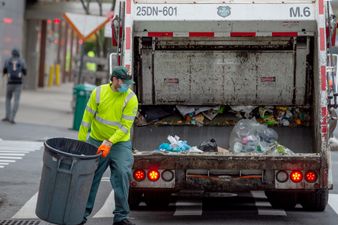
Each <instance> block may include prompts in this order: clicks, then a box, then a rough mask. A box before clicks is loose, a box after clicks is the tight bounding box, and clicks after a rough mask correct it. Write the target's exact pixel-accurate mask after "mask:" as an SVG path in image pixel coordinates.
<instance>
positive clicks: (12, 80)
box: [2, 57, 27, 84]
mask: <svg viewBox="0 0 338 225" xmlns="http://www.w3.org/2000/svg"><path fill="white" fill-rule="evenodd" d="M2 73H3V74H4V75H5V74H7V75H8V82H7V83H8V84H22V75H26V74H27V69H26V65H25V62H24V60H23V59H21V58H19V57H11V58H9V59H7V60H6V61H5V65H4V68H3V71H2Z"/></svg>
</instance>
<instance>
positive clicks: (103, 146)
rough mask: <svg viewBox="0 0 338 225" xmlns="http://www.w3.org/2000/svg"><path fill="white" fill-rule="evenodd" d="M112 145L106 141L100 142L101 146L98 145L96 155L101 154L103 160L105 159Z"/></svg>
mask: <svg viewBox="0 0 338 225" xmlns="http://www.w3.org/2000/svg"><path fill="white" fill-rule="evenodd" d="M112 145H113V144H112V143H111V142H110V141H107V140H104V141H103V142H102V144H101V145H100V147H99V148H98V149H97V152H96V154H100V153H101V152H102V157H103V158H106V157H107V155H108V154H109V152H110V149H111V146H112Z"/></svg>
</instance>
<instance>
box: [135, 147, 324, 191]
mask: <svg viewBox="0 0 338 225" xmlns="http://www.w3.org/2000/svg"><path fill="white" fill-rule="evenodd" d="M134 157H135V163H134V168H135V169H145V170H147V169H149V168H157V169H166V170H173V171H175V185H174V186H173V191H174V192H176V191H179V190H184V189H195V190H205V191H218V192H240V191H250V190H276V189H277V190H278V189H280V190H295V189H296V190H313V189H320V188H327V182H326V179H324V176H325V172H324V171H323V169H321V168H322V166H321V163H322V162H321V156H320V155H319V154H296V155H292V156H266V155H258V154H257V155H232V154H229V155H220V154H218V153H208V154H203V155H202V154H191V155H188V154H187V155H184V154H165V155H158V154H157V155H156V154H155V155H154V154H144V153H143V154H140V155H135V156H134ZM279 171H284V172H285V174H286V176H288V177H290V174H291V172H292V171H300V172H301V173H302V174H303V179H302V180H301V181H300V182H293V181H292V180H291V179H290V178H288V180H287V181H283V182H279V181H278V180H277V179H276V174H277V173H278V172H279ZM308 171H315V172H316V173H317V175H318V179H317V180H316V181H315V182H307V181H306V180H305V175H306V173H307V172H308ZM322 174H324V175H322ZM141 186H142V185H141ZM137 187H138V185H135V186H134V187H133V188H136V189H137ZM142 188H146V187H145V186H142ZM149 188H156V184H153V185H152V187H149ZM158 188H161V185H159V186H158Z"/></svg>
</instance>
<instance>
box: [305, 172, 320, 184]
mask: <svg viewBox="0 0 338 225" xmlns="http://www.w3.org/2000/svg"><path fill="white" fill-rule="evenodd" d="M305 180H306V181H307V182H309V183H313V182H316V180H317V174H316V172H314V171H307V172H306V174H305Z"/></svg>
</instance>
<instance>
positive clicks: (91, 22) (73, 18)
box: [63, 13, 109, 41]
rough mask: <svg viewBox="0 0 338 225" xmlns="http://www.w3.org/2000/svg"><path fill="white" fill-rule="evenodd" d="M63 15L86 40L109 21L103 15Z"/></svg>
mask: <svg viewBox="0 0 338 225" xmlns="http://www.w3.org/2000/svg"><path fill="white" fill-rule="evenodd" d="M63 17H64V18H65V20H66V21H67V23H68V24H69V25H70V26H71V27H72V29H73V30H74V31H75V32H76V33H77V34H78V35H79V37H80V38H81V39H82V40H83V41H85V40H87V39H88V38H89V37H90V36H91V35H93V34H95V33H96V32H97V31H98V30H100V29H101V28H103V27H104V26H105V25H106V24H107V23H108V22H109V18H108V17H103V16H92V15H82V14H75V13H65V14H64V15H63Z"/></svg>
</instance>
